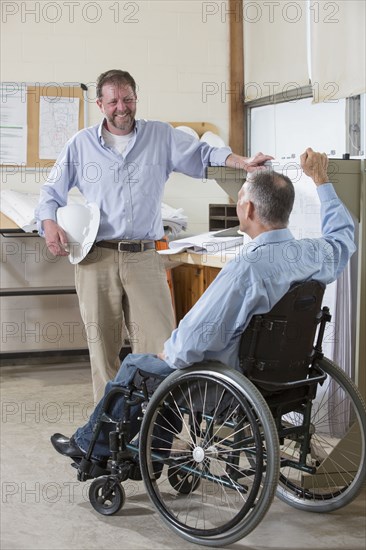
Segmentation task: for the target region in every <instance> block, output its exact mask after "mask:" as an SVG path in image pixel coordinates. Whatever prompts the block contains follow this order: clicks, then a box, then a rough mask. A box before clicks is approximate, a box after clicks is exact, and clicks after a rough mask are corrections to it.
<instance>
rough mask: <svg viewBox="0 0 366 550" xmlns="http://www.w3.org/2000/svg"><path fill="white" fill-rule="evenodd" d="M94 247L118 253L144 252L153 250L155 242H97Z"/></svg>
mask: <svg viewBox="0 0 366 550" xmlns="http://www.w3.org/2000/svg"><path fill="white" fill-rule="evenodd" d="M95 245H96V246H100V247H102V248H111V249H112V250H118V252H145V250H151V249H153V248H155V241H99V242H97V243H95Z"/></svg>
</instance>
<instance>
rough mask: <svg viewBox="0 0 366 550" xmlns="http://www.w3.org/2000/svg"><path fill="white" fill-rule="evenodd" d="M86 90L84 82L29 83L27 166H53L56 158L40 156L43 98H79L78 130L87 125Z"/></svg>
mask: <svg viewBox="0 0 366 550" xmlns="http://www.w3.org/2000/svg"><path fill="white" fill-rule="evenodd" d="M86 91H87V87H86V86H85V85H84V84H72V85H64V84H57V83H55V82H54V83H50V84H40V83H36V84H27V87H26V94H27V162H26V168H30V169H32V168H36V169H37V168H44V167H51V166H52V165H53V164H54V162H55V161H56V158H40V155H39V145H40V104H41V98H45V97H46V98H49V100H50V102H51V101H52V100H53V98H54V101H55V102H57V99H58V98H78V99H79V114H78V128H77V131H78V130H81V129H82V128H84V127H85V126H86V123H87V121H86V117H87V114H86ZM3 166H4V165H3Z"/></svg>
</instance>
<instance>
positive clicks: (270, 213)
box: [244, 170, 295, 228]
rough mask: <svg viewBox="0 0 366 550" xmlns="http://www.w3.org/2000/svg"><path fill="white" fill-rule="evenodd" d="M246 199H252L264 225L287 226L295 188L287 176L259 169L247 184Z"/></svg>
mask: <svg viewBox="0 0 366 550" xmlns="http://www.w3.org/2000/svg"><path fill="white" fill-rule="evenodd" d="M244 189H245V195H244V197H245V200H250V201H251V202H252V203H253V204H254V206H255V208H256V212H257V215H258V218H259V220H260V222H261V223H262V224H263V225H266V226H270V227H274V228H281V227H287V225H288V222H289V217H290V214H291V211H292V208H293V205H294V200H295V189H294V186H293V183H292V181H291V180H290V178H288V177H287V176H284V175H283V174H279V173H278V172H274V171H271V170H258V172H256V173H255V174H254V175H252V176H251V177H250V178H249V179H248V180H247V182H246V184H245V188H244Z"/></svg>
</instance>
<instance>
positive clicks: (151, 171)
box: [36, 70, 271, 402]
mask: <svg viewBox="0 0 366 550" xmlns="http://www.w3.org/2000/svg"><path fill="white" fill-rule="evenodd" d="M136 101H137V96H136V83H135V80H134V79H133V77H132V76H131V75H130V74H129V73H128V72H126V71H121V70H110V71H107V72H105V73H103V74H101V75H100V76H99V78H98V80H97V105H98V107H99V109H100V111H101V112H102V114H103V115H104V118H103V120H102V122H101V123H100V124H99V125H97V126H93V127H90V128H86V129H84V130H81V131H80V132H78V133H77V134H76V135H75V136H73V137H72V138H71V139H70V140H69V142H68V143H67V144H66V145H65V147H64V149H63V151H62V152H61V154H60V156H59V158H58V159H57V162H56V164H55V166H54V168H53V169H52V171H51V173H50V175H49V178H48V181H47V182H46V183H45V185H44V186H43V187H42V190H41V197H40V203H39V205H38V208H37V210H36V217H37V220H38V222H39V232H40V234H41V235H44V237H45V240H46V244H47V247H48V249H49V250H50V252H51V253H52V254H54V255H55V256H66V255H67V254H68V252H67V250H66V248H67V237H66V234H65V232H64V231H63V230H62V228H61V227H60V226H59V225H58V224H57V223H56V211H57V209H58V208H59V207H61V206H65V205H66V203H67V194H68V192H69V190H70V189H71V188H72V187H77V188H78V189H79V190H80V192H81V193H82V195H83V196H84V197H85V199H86V201H87V202H95V203H97V205H98V206H99V209H100V213H101V222H100V227H99V230H98V234H97V237H96V247H97V248H95V249H94V250H93V251H92V253H90V254H89V255H88V256H87V257H86V258H85V259H84V260H83V261H82V262H80V263H79V264H77V265H76V274H75V279H76V290H77V294H78V298H79V306H80V311H81V315H82V318H83V321H84V323H85V326H86V329H87V333H88V329H91V330H92V331H93V334H88V346H89V352H90V361H91V371H92V380H93V390H94V399H95V401H96V402H97V401H99V399H100V398H101V397H102V395H103V391H104V387H105V385H106V383H107V382H108V380H111V379H113V378H114V376H115V374H116V372H117V370H118V368H119V364H120V360H119V352H120V349H121V346H122V324H123V321H125V323H126V326H127V328H128V331H129V336H130V341H131V346H132V350H133V352H134V353H141V352H146V351H149V352H152V353H154V352H155V353H157V352H159V351H160V350H161V349H162V347H163V344H164V342H165V340H167V339H168V337H169V336H170V334H171V332H172V330H173V328H174V314H173V308H172V303H171V297H170V291H169V287H168V284H167V280H166V274H165V269H164V265H163V262H162V260H161V258H160V257H159V255H158V253H157V252H156V250H155V241H157V240H159V239H161V238H162V237H163V235H164V228H163V223H162V218H161V201H162V196H163V192H164V185H165V183H166V181H167V179H168V178H169V175H170V174H171V172H174V171H175V172H181V173H183V174H186V175H188V176H191V177H194V178H202V177H204V175H205V169H206V167H207V166H209V165H215V166H224V165H226V166H230V167H234V168H243V169H245V170H248V171H250V170H252V169H255V168H256V167H258V166H261V165H262V164H263V163H264V162H265V161H266V160H269V159H270V158H271V157H268V156H265V155H263V154H262V153H259V154H258V155H256V156H255V157H253V158H252V159H247V158H245V157H241V156H239V155H235V154H233V153H232V152H231V149H230V148H229V147H223V148H215V147H210V146H209V145H208V144H206V143H203V142H200V141H197V140H195V139H194V138H192V137H191V136H188V135H187V134H186V133H184V132H182V131H180V130H175V129H174V128H172V127H171V126H170V125H169V124H167V123H163V122H158V121H146V120H136V119H135V115H136Z"/></svg>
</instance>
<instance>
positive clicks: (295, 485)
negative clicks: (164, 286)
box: [51, 148, 366, 547]
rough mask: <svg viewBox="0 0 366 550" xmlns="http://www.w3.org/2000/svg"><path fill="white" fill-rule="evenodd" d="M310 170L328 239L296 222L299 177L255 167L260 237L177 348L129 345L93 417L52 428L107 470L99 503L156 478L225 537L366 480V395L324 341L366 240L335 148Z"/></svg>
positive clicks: (241, 206) (251, 194) (181, 330)
mask: <svg viewBox="0 0 366 550" xmlns="http://www.w3.org/2000/svg"><path fill="white" fill-rule="evenodd" d="M301 166H302V169H303V171H304V172H305V174H306V175H308V176H310V178H311V179H312V180H313V182H314V183H315V185H316V187H317V191H318V195H319V199H320V203H321V222H322V237H320V238H318V239H301V240H295V239H294V237H293V235H292V234H291V232H290V231H289V229H288V228H287V225H288V221H289V216H290V213H291V210H292V207H293V202H294V187H293V185H292V183H291V181H290V180H289V178H287V177H286V176H283V175H281V174H278V173H276V172H272V171H271V170H262V171H257V172H255V173H253V174H249V177H248V178H247V180H246V182H245V183H244V185H243V186H242V188H241V190H240V192H239V196H238V203H237V213H238V217H239V221H240V229H241V230H242V231H245V232H246V233H247V234H248V235H249V236H250V237H251V239H252V240H251V242H250V243H249V244H248V245H247V246H244V247H243V248H242V249H241V251H240V253H238V254H237V256H236V257H235V258H234V259H233V260H232V261H231V262H229V263H227V264H226V265H225V267H224V268H223V269H222V270H221V272H220V273H219V275H218V276H217V277H216V279H215V280H214V282H213V283H212V284H211V285H210V286H209V288H208V289H207V290H206V292H205V293H204V294H203V295H202V296H201V298H200V299H199V301H198V302H197V303H196V305H195V306H194V307H193V308H192V309H191V310H190V311H189V312H188V314H187V315H186V316H185V317H184V319H183V320H182V321H181V322H180V323H179V326H178V328H177V329H176V330H174V331H173V333H172V335H171V337H170V338H169V340H167V342H166V343H165V346H164V351H163V352H162V353H161V354H159V355H149V354H144V355H136V354H130V355H129V356H127V357H126V358H125V360H124V361H123V363H122V365H121V367H120V369H119V372H118V374H117V376H116V377H115V379H114V380H112V381H110V382H108V383H107V385H106V388H105V395H104V398H103V399H102V400H101V401H100V402H99V403H98V404H97V406H96V408H95V410H94V411H93V413H92V414H91V416H90V419H89V421H88V422H87V423H86V424H85V426H83V427H80V428H78V429H77V430H76V432H75V433H74V435H73V436H71V437H70V438H68V437H65V436H64V435H62V434H59V433H56V434H54V435H53V436H52V437H51V441H52V444H53V446H54V448H55V449H56V451H57V452H59V453H61V454H63V455H65V456H67V457H70V458H71V459H72V461H73V465H74V466H75V467H76V468H77V470H78V479H79V480H80V481H86V480H88V479H93V478H94V479H93V481H92V482H91V485H90V487H89V498H90V502H91V504H92V506H93V507H94V509H95V510H96V511H97V512H99V513H101V514H104V515H111V514H115V513H116V512H117V511H118V510H120V508H121V507H122V505H123V503H124V500H125V493H124V489H123V486H122V482H123V481H125V480H126V479H133V480H140V479H141V478H142V479H143V480H144V485H145V488H146V490H147V493H148V495H149V497H150V499H151V501H152V502H153V504H154V506H155V507H156V509H157V511H158V513H159V514H160V516H161V517H162V519H163V521H165V523H166V524H167V525H168V526H169V527H170V528H171V529H172V530H173V531H174V532H175V533H177V534H178V535H180V536H181V537H183V538H185V539H186V540H188V541H190V542H194V543H198V544H203V545H207V546H210V547H215V546H222V545H228V544H232V543H233V542H236V541H237V540H239V539H240V538H242V537H244V536H245V535H247V534H248V533H250V532H251V531H252V530H253V529H254V528H255V527H256V526H257V525H258V524H259V522H260V521H261V520H262V518H263V517H264V515H265V514H266V512H267V510H268V508H269V506H270V503H271V501H272V500H273V498H274V495H275V494H276V495H277V496H278V497H279V498H280V499H282V500H283V501H284V502H286V503H288V504H290V505H291V506H294V507H296V508H299V509H302V510H305V511H307V510H308V511H312V512H314V511H318V512H329V511H332V510H335V509H338V508H340V507H342V506H345V505H346V504H348V503H349V502H351V501H352V500H353V498H354V497H355V496H356V495H357V494H358V492H359V491H360V490H361V488H362V483H363V479H364V476H365V463H366V459H365V456H366V451H365V439H366V436H365V434H366V413H365V410H366V409H365V405H364V403H363V400H362V397H361V396H360V393H359V391H358V389H357V387H356V386H355V384H354V383H353V382H352V380H350V379H349V377H347V376H346V374H345V373H344V371H343V370H342V369H341V368H340V367H338V366H337V365H335V364H334V363H333V362H332V361H330V360H329V359H327V358H326V357H324V356H323V354H322V350H321V342H322V338H323V334H324V329H325V323H326V322H327V321H328V320H329V318H330V315H329V310H328V309H327V308H326V307H323V309H322V310H321V300H322V296H323V292H324V287H325V285H327V284H328V283H330V282H332V281H334V280H335V279H336V278H337V277H338V276H339V275H340V274H341V272H342V270H343V269H344V267H345V266H346V264H347V262H348V260H349V258H350V257H351V255H352V254H353V252H354V251H355V244H354V226H353V222H352V218H351V216H350V214H349V213H348V211H347V210H346V208H345V207H344V205H343V204H342V203H341V201H340V200H339V199H338V197H337V195H336V193H335V191H334V189H333V186H332V184H331V183H329V182H328V176H327V166H328V159H327V157H326V155H325V154H320V153H317V152H314V151H313V150H312V149H310V148H308V149H307V150H306V151H305V153H304V154H303V155H302V156H301ZM316 331H317V339H316V344H315V345H314V339H315V334H316ZM319 396H320V397H319ZM325 396H326V397H325ZM137 434H138V435H137Z"/></svg>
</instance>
